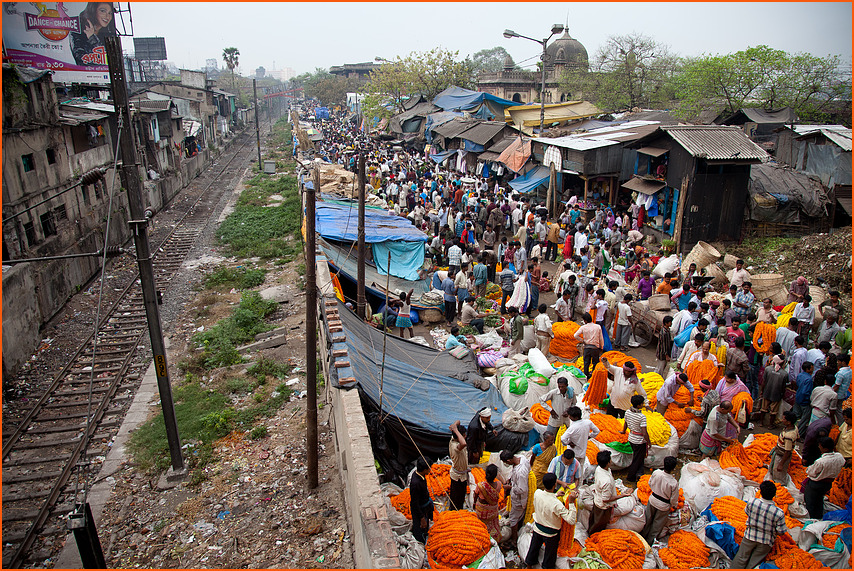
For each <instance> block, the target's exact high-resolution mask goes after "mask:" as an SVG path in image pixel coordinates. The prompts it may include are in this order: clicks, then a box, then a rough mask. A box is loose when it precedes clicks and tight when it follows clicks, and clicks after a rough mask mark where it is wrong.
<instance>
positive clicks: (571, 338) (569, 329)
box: [549, 321, 579, 359]
mask: <svg viewBox="0 0 854 571" xmlns="http://www.w3.org/2000/svg"><path fill="white" fill-rule="evenodd" d="M576 331H578V324H577V323H576V322H574V321H561V322H558V323H554V324H552V333H554V339H552V340H551V343H550V344H549V353H551V354H552V355H556V356H558V357H560V358H561V359H575V358H577V357H578V355H579V352H578V340H577V339H576V338H575V332H576Z"/></svg>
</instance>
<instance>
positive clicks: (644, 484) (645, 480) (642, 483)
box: [636, 474, 685, 511]
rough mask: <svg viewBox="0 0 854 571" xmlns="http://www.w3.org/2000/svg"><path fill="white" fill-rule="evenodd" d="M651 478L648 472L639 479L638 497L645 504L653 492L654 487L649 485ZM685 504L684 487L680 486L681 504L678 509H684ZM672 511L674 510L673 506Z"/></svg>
mask: <svg viewBox="0 0 854 571" xmlns="http://www.w3.org/2000/svg"><path fill="white" fill-rule="evenodd" d="M649 478H650V475H649V474H646V475H645V476H641V477H640V480H638V486H637V488H636V489H637V495H638V499H639V500H640V502H641V503H642V504H643V505H646V504H647V502H649V496H650V495H651V494H652V488H650V487H649ZM684 506H685V494H684V493H683V492H682V488H679V504H678V506H677V509H680V510H681V509H682V508H683V507H684ZM670 511H673V509H672V508H671V510H670Z"/></svg>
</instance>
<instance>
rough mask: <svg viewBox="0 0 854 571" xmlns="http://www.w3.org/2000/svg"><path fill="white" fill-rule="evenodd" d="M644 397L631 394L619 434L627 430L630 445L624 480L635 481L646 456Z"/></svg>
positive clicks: (647, 440)
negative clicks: (630, 449) (627, 469)
mask: <svg viewBox="0 0 854 571" xmlns="http://www.w3.org/2000/svg"><path fill="white" fill-rule="evenodd" d="M644 400H645V399H644V397H642V396H641V395H632V400H631V403H632V406H631V407H630V408H629V410H627V411H626V414H625V419H626V422H625V425H624V426H623V430H622V431H621V432H620V434H625V433H626V431H629V444H630V445H631V447H632V463H631V464H629V473H628V475H627V476H626V481H628V482H632V483H634V482H637V481H638V473H639V472H641V471H643V461H644V459H645V458H646V451H647V446H649V433H648V432H647V430H646V416H644V414H643V412H641V407H642V406H643V401H644Z"/></svg>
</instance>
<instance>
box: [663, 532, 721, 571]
mask: <svg viewBox="0 0 854 571" xmlns="http://www.w3.org/2000/svg"><path fill="white" fill-rule="evenodd" d="M709 553H710V551H709V548H708V547H706V544H705V543H703V541H702V540H701V539H700V538H699V537H697V535H696V534H693V533H691V532H690V531H685V530H682V529H680V530H679V531H677V532H676V533H674V534H673V535H671V536H670V538H669V539H668V540H667V547H665V548H663V549H660V550H659V551H658V555H659V556H660V557H661V561H662V562H663V563H664V564H665V565H667V566H668V567H669V568H670V569H691V568H694V567H708V566H709Z"/></svg>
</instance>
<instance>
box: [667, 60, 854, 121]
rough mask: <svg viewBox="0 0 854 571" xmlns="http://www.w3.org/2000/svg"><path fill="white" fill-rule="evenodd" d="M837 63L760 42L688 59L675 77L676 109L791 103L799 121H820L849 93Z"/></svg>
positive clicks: (691, 112) (692, 111)
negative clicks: (735, 50)
mask: <svg viewBox="0 0 854 571" xmlns="http://www.w3.org/2000/svg"><path fill="white" fill-rule="evenodd" d="M840 64H841V58H840V57H839V56H827V57H824V58H821V57H816V56H813V55H811V54H807V53H795V54H789V53H787V52H785V51H783V50H775V49H772V48H770V47H768V46H764V45H763V46H757V47H752V48H748V49H746V50H742V51H740V52H736V53H732V54H726V55H703V56H700V57H696V58H691V59H687V60H685V62H684V65H683V70H682V73H680V74H679V75H678V77H676V80H675V85H676V95H677V97H678V99H679V104H678V106H677V109H676V113H677V115H679V116H681V117H684V118H692V117H696V115H697V114H698V113H699V112H700V111H702V110H705V109H709V108H720V107H723V110H724V112H726V113H734V112H736V111H737V110H739V109H741V108H743V107H761V108H763V109H769V110H771V109H778V108H781V107H791V108H792V109H793V110H794V111H795V113H796V114H797V115H798V116H799V117H800V118H801V120H808V121H821V120H823V118H824V115H825V114H826V113H827V112H828V111H829V109H830V108H831V106H832V105H833V104H834V102H836V101H838V100H839V99H840V98H844V97H850V94H851V85H850V83H849V82H847V81H845V80H844V78H842V77H840V75H839V73H838V70H839V68H840Z"/></svg>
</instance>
